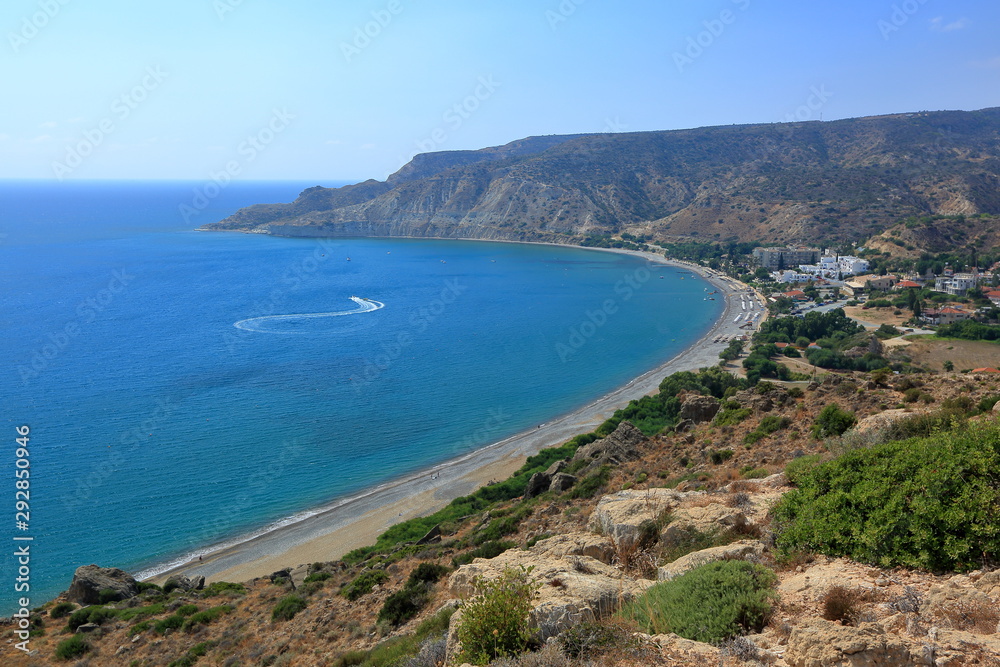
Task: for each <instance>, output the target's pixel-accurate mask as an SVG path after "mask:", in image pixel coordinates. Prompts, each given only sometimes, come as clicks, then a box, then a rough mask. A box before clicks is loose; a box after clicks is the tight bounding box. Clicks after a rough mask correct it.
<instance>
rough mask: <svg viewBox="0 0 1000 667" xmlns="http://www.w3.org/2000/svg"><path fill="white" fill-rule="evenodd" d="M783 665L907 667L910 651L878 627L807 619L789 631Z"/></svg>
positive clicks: (797, 666) (794, 666)
mask: <svg viewBox="0 0 1000 667" xmlns="http://www.w3.org/2000/svg"><path fill="white" fill-rule="evenodd" d="M785 661H786V662H787V663H788V664H789V665H790V667H876V666H881V665H885V666H887V667H888V666H890V665H907V664H913V663H911V662H910V651H909V649H908V648H907V647H906V645H905V644H904V643H903V642H902V641H901V640H899V639H898V638H896V637H893V636H890V635H888V634H886V631H885V629H884V628H883V627H882V626H881V625H879V624H878V623H862V624H861V625H860V626H859V627H856V628H854V627H845V626H843V625H839V624H837V623H834V622H832V621H825V620H823V619H818V618H817V619H810V620H808V621H807V622H806V623H804V624H803V625H800V626H798V627H796V628H795V629H794V630H792V635H791V637H790V638H789V639H788V650H787V651H786V653H785Z"/></svg>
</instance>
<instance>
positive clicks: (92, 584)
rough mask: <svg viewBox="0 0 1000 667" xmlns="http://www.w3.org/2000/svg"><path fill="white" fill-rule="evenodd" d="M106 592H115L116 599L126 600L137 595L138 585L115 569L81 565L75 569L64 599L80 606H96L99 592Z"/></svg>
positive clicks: (99, 597) (126, 573)
mask: <svg viewBox="0 0 1000 667" xmlns="http://www.w3.org/2000/svg"><path fill="white" fill-rule="evenodd" d="M107 590H112V591H115V594H116V595H115V597H117V599H119V600H127V599H128V598H133V597H135V596H136V595H138V594H139V584H138V582H136V580H135V579H134V578H133V577H132V575H130V574H129V573H128V572H125V571H123V570H119V569H118V568H116V567H112V568H102V567H98V566H96V565H83V566H81V567H78V568H77V569H76V573H75V574H74V575H73V583H71V584H70V586H69V590H68V591H67V592H66V599H67V600H68V601H70V602H76V603H79V604H82V605H90V604H98V603H99V602H101V595H100V593H101V591H107Z"/></svg>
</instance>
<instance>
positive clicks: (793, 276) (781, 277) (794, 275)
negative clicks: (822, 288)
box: [771, 270, 816, 283]
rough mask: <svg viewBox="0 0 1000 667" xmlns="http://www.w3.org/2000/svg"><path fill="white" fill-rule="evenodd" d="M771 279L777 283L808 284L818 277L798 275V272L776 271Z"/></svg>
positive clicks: (808, 274) (805, 274)
mask: <svg viewBox="0 0 1000 667" xmlns="http://www.w3.org/2000/svg"><path fill="white" fill-rule="evenodd" d="M771 277H772V278H773V279H774V281H775V282H778V283H807V282H809V281H810V280H816V276H815V275H814V274H811V273H798V272H796V271H791V270H789V271H784V272H781V271H775V272H773V273H772V274H771Z"/></svg>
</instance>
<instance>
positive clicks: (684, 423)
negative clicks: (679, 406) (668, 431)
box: [674, 419, 694, 445]
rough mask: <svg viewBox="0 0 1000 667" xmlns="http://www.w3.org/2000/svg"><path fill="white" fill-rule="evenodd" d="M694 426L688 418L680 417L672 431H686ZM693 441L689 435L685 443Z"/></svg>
mask: <svg viewBox="0 0 1000 667" xmlns="http://www.w3.org/2000/svg"><path fill="white" fill-rule="evenodd" d="M693 428H694V422H693V421H691V420H690V419H682V420H680V421H679V422H677V426H675V427H674V433H687V432H688V431H690V430H691V429H693ZM693 442H694V436H690V437H689V438H688V440H687V443H688V444H689V445H690V444H691V443H693Z"/></svg>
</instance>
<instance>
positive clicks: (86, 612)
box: [66, 606, 118, 632]
mask: <svg viewBox="0 0 1000 667" xmlns="http://www.w3.org/2000/svg"><path fill="white" fill-rule="evenodd" d="M117 615H118V611H117V610H115V609H109V608H107V607H99V606H94V607H85V608H83V609H77V610H76V611H74V612H73V613H72V614H71V615H70V617H69V620H68V621H67V622H66V625H67V626H69V630H70V632H76V629H77V628H79V627H80V626H81V625H86V624H87V623H96V624H97V625H101V624H102V623H104V621H106V620H108V619H110V618H115V617H116V616H117Z"/></svg>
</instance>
